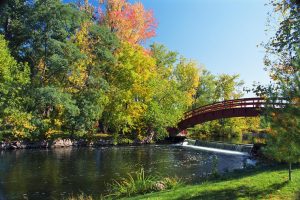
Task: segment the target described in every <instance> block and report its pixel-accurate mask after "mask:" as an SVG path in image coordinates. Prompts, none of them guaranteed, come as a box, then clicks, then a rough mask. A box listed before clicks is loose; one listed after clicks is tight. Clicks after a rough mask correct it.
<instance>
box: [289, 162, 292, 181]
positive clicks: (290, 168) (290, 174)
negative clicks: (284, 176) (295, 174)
mask: <svg viewBox="0 0 300 200" xmlns="http://www.w3.org/2000/svg"><path fill="white" fill-rule="evenodd" d="M291 180H292V163H291V162H289V181H291Z"/></svg>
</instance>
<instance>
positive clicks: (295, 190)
mask: <svg viewBox="0 0 300 200" xmlns="http://www.w3.org/2000/svg"><path fill="white" fill-rule="evenodd" d="M287 180H288V171H287V165H286V166H285V165H280V166H273V167H261V166H260V167H256V168H254V169H250V170H243V171H238V172H232V173H228V174H226V175H224V176H223V177H221V178H219V179H212V180H210V181H207V182H204V183H201V184H196V185H184V186H181V187H179V188H176V189H173V190H169V191H162V192H156V193H150V194H145V195H142V196H136V197H127V198H123V199H124V200H125V199H126V200H142V199H147V200H151V199H153V200H154V199H155V200H164V199H168V200H171V199H230V200H231V199H278V200H279V199H284V200H297V199H300V188H299V185H300V169H299V166H298V167H297V168H296V169H294V171H293V180H292V181H291V182H288V181H287Z"/></svg>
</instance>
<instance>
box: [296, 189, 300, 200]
mask: <svg viewBox="0 0 300 200" xmlns="http://www.w3.org/2000/svg"><path fill="white" fill-rule="evenodd" d="M296 200H300V190H299V191H298V192H297V194H296Z"/></svg>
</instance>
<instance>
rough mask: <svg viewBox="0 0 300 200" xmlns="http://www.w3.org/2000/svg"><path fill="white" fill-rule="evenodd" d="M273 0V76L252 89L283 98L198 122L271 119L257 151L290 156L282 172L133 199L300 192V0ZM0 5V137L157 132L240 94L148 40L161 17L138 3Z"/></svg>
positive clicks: (228, 129)
mask: <svg viewBox="0 0 300 200" xmlns="http://www.w3.org/2000/svg"><path fill="white" fill-rule="evenodd" d="M270 4H271V6H273V7H274V10H273V12H272V13H271V14H274V15H273V16H275V17H278V22H276V23H277V24H276V26H275V27H278V30H277V31H276V34H275V35H274V36H272V37H271V39H270V40H269V41H268V42H267V43H265V44H263V45H264V47H265V48H266V52H267V54H266V57H265V59H264V62H265V65H266V67H267V69H268V70H269V71H270V75H271V78H272V79H273V81H274V82H273V84H271V85H268V86H261V85H258V86H257V87H256V88H255V89H254V92H255V93H257V95H259V96H261V97H264V98H266V99H268V101H276V100H278V99H282V98H283V99H285V101H286V103H287V106H286V107H285V108H284V109H282V110H281V111H278V110H274V109H273V110H272V109H270V110H267V112H266V116H265V117H263V119H260V118H252V119H243V118H237V119H226V120H219V121H214V122H209V123H207V124H204V125H201V126H200V127H196V128H195V130H196V131H197V129H198V132H199V134H200V135H206V134H208V135H209V134H211V135H214V134H216V135H224V136H227V137H230V136H239V135H241V133H242V132H246V131H253V130H257V129H258V128H267V130H268V133H269V134H268V138H267V142H266V143H267V146H266V148H265V150H264V153H265V155H266V156H268V157H269V158H272V159H276V160H279V161H281V162H288V163H289V172H290V173H289V175H287V173H285V172H284V171H283V170H282V169H279V168H278V167H277V168H276V167H275V168H271V169H254V170H253V171H245V172H242V174H239V173H237V174H235V173H234V174H229V176H230V177H228V178H227V179H226V178H224V179H223V180H211V181H208V182H206V183H203V184H200V185H196V186H181V187H179V188H177V189H171V190H169V191H163V192H158V193H150V194H147V195H144V196H143V197H141V196H138V197H132V198H131V197H129V199H142V198H149V199H171V198H177V199H197V198H202V199H226V198H227V199H228V198H229V199H234V198H241V199H266V198H267V199H268V198H273V199H296V198H299V176H300V174H299V169H295V170H294V171H293V174H294V178H293V179H292V176H291V166H292V164H293V163H298V162H299V161H300V133H299V127H300V116H299V113H300V111H299V109H300V106H299V103H300V89H299V88H300V80H299V71H300V70H299V68H300V53H299V38H300V30H299V29H300V26H299V23H300V15H299V13H300V6H299V1H298V0H289V1H287V0H270ZM0 6H1V7H0V13H1V15H0V80H1V81H0V138H1V140H2V141H15V140H28V141H41V140H53V139H55V138H70V139H86V140H91V138H94V137H96V136H97V134H99V133H100V134H107V135H109V136H110V137H112V138H114V140H115V141H119V140H118V139H119V138H121V140H122V139H124V140H126V141H128V142H132V141H139V142H146V141H147V142H148V141H153V140H159V139H161V138H164V137H165V136H166V135H167V131H166V128H167V127H173V126H175V125H176V123H177V122H178V121H179V120H180V118H181V117H182V116H183V113H184V112H185V111H187V110H189V109H191V108H193V107H196V106H201V105H205V104H208V103H211V102H215V101H221V100H226V99H231V98H239V97H241V96H242V95H243V92H242V91H241V90H240V89H241V87H242V82H241V81H240V80H239V78H238V75H226V74H223V75H218V76H215V75H212V74H211V73H209V72H208V71H207V70H205V69H203V68H202V69H199V68H198V65H197V63H196V62H194V61H192V60H189V59H187V58H184V57H182V56H180V55H179V54H178V53H176V52H174V51H170V50H168V49H167V48H166V47H165V46H163V45H160V44H156V43H154V44H152V45H150V46H149V48H146V47H145V46H144V45H143V44H145V42H146V41H147V39H149V38H151V37H153V36H154V35H155V29H156V27H157V22H156V20H155V18H154V16H153V12H152V11H149V10H146V9H145V8H144V7H143V5H142V4H141V3H130V2H128V1H126V0H107V1H100V4H99V6H98V7H96V6H95V5H92V4H90V3H89V2H88V0H84V1H83V2H82V1H78V3H74V2H73V3H62V2H61V1H59V0H36V1H30V0H10V1H4V2H1V5H0ZM269 21H270V23H273V21H274V20H269ZM273 25H274V24H270V26H272V27H273ZM287 177H288V178H287ZM150 180H152V179H151V178H149V179H148V178H147V177H143V178H142V179H140V178H136V179H134V178H133V177H132V176H129V177H128V179H124V181H123V182H122V181H120V182H116V183H115V184H116V185H114V187H113V188H117V190H120V191H124V192H121V193H118V192H116V191H115V190H112V191H113V192H112V193H114V194H116V195H121V196H122V195H125V194H130V195H131V194H133V193H144V192H146V191H147V192H148V191H153V190H152V189H153V184H154V182H153V181H150ZM166 180H168V181H170V180H171V179H162V180H160V181H162V182H163V183H164V184H163V185H167V183H166V182H165V181H166ZM287 180H290V182H287ZM170 182H171V183H172V182H173V181H172V180H171V181H170ZM174 183H176V181H174ZM156 184H157V182H156ZM141 185H142V186H141ZM149 185H150V186H149ZM174 185H176V184H174ZM171 186H172V184H171ZM171 186H170V187H171ZM137 188H138V189H137ZM149 188H152V189H151V190H150V189H149ZM168 188H169V187H166V188H165V189H168ZM120 191H119V192H120ZM125 196H126V195H125ZM75 198H77V197H75ZM79 198H81V199H85V198H86V197H85V196H84V195H82V196H81V197H79ZM91 198H92V197H87V199H91Z"/></svg>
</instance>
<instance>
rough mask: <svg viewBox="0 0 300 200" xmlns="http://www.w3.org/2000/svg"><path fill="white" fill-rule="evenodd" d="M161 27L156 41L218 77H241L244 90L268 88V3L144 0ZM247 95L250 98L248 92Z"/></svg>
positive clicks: (260, 0) (256, 0)
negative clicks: (265, 44)
mask: <svg viewBox="0 0 300 200" xmlns="http://www.w3.org/2000/svg"><path fill="white" fill-rule="evenodd" d="M142 2H143V4H144V5H145V7H146V8H151V9H152V10H153V11H154V14H155V17H156V18H157V20H158V23H159V26H158V30H157V36H156V37H155V38H153V39H152V41H155V42H158V43H162V44H164V45H166V46H167V47H168V48H169V49H171V50H174V51H177V52H179V53H180V54H182V55H183V56H185V57H187V58H191V59H194V60H196V61H197V62H198V63H199V64H201V65H204V66H205V67H206V68H207V69H208V70H209V71H211V72H212V73H214V74H221V73H227V74H240V76H241V79H242V80H244V81H245V85H246V86H251V85H252V83H253V82H254V81H256V82H260V83H263V84H267V83H269V82H270V78H269V76H268V73H267V72H266V71H264V69H263V68H264V65H263V56H264V49H263V48H262V47H257V46H258V45H259V44H260V43H261V42H263V41H267V40H268V37H269V36H267V35H266V33H265V29H266V23H267V13H268V11H269V10H270V7H268V6H265V4H266V3H267V2H268V1H267V0H142ZM246 96H252V94H248V95H246Z"/></svg>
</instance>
